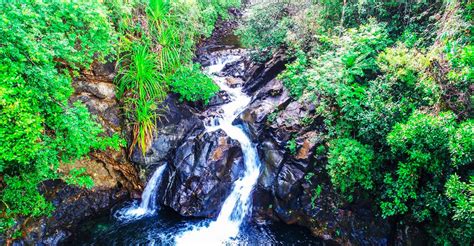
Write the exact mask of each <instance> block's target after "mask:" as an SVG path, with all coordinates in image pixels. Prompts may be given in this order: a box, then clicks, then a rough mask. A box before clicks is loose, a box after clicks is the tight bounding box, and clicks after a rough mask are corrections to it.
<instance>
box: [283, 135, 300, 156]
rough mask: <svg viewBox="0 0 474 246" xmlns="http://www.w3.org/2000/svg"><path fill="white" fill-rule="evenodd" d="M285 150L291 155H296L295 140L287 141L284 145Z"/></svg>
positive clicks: (296, 146) (296, 145)
mask: <svg viewBox="0 0 474 246" xmlns="http://www.w3.org/2000/svg"><path fill="white" fill-rule="evenodd" d="M286 148H287V149H288V150H289V151H290V153H291V154H292V155H296V152H297V150H298V144H297V143H296V138H292V139H290V140H288V142H287V143H286Z"/></svg>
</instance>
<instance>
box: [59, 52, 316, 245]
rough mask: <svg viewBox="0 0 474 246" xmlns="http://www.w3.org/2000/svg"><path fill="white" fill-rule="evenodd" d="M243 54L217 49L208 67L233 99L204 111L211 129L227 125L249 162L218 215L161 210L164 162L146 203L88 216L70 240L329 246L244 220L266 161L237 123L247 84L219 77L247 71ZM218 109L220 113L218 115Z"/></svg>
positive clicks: (300, 233)
mask: <svg viewBox="0 0 474 246" xmlns="http://www.w3.org/2000/svg"><path fill="white" fill-rule="evenodd" d="M242 53H243V52H242V51H240V50H236V51H234V50H225V51H222V52H220V51H217V52H214V53H213V54H211V56H212V57H213V59H212V60H213V65H211V66H208V67H206V68H205V70H206V72H207V73H208V74H209V75H210V76H211V77H213V79H214V80H215V82H216V83H217V84H218V85H219V86H220V88H221V89H222V90H223V91H225V92H226V93H227V95H228V96H229V98H230V99H231V101H230V102H229V103H227V104H224V105H221V106H215V107H210V108H209V109H208V110H209V111H207V112H204V113H202V115H210V116H208V117H207V118H206V119H205V122H206V124H207V126H206V130H207V131H208V132H212V131H216V130H219V129H221V130H223V131H224V132H225V133H226V134H227V135H228V136H229V137H231V138H233V139H235V140H237V141H238V142H239V143H240V146H241V148H242V153H243V161H244V168H243V170H240V178H239V179H237V181H235V182H234V184H233V187H232V190H231V192H230V195H229V196H228V197H227V198H226V199H225V201H224V203H223V205H222V208H221V211H220V213H219V215H218V217H217V219H216V220H209V219H197V218H194V219H193V218H184V217H181V216H178V215H177V214H176V213H175V212H174V211H171V210H170V209H167V208H166V207H163V209H156V207H155V203H154V202H155V200H156V197H155V196H156V195H157V194H156V192H157V190H158V187H159V185H160V182H161V179H162V175H163V173H164V170H165V168H166V166H164V165H163V166H161V167H159V168H158V169H157V170H156V171H155V172H154V174H153V175H152V177H151V178H150V180H149V181H148V184H147V186H146V188H145V190H144V192H143V196H142V197H143V199H142V202H141V204H138V203H135V204H134V205H133V206H128V207H126V208H125V209H121V210H119V211H118V212H116V213H115V216H116V218H118V220H119V221H117V220H116V219H110V217H109V216H106V217H105V218H98V219H96V220H90V221H87V222H86V223H84V224H83V225H82V226H80V227H79V230H80V231H81V232H80V233H77V234H76V235H75V237H74V238H72V239H71V241H70V243H69V244H64V245H176V244H177V245H186V246H187V245H229V244H230V245H262V244H263V245H321V246H322V245H323V244H321V243H320V242H319V241H318V240H317V239H315V238H314V237H312V236H311V234H310V233H309V232H308V231H306V230H301V228H298V227H296V228H295V227H292V226H287V225H284V224H281V223H275V222H274V223H269V224H248V225H246V226H243V225H242V224H243V221H244V220H245V218H246V216H249V214H250V211H251V207H252V206H251V205H252V204H251V202H252V197H251V195H252V190H253V189H254V187H255V185H256V183H257V180H258V177H259V174H260V161H259V158H258V155H257V150H256V148H255V146H254V145H253V144H252V142H251V140H250V139H249V137H248V136H247V134H246V133H245V132H244V131H243V130H242V128H240V127H239V126H234V125H232V122H233V121H234V119H235V118H236V117H237V116H238V115H239V114H240V113H241V112H242V111H243V110H244V109H245V108H246V107H247V106H248V104H249V103H250V101H251V99H250V97H249V96H247V95H246V94H245V93H243V92H242V90H241V89H242V88H238V87H237V88H232V87H231V86H229V85H228V84H227V83H228V82H230V81H232V82H234V83H235V82H236V80H235V78H230V77H224V76H219V73H221V71H223V70H224V68H226V67H227V68H229V69H230V70H234V72H235V71H237V72H240V71H243V69H244V68H243V67H242V66H243V63H241V62H236V61H238V60H240V59H241V56H239V55H233V54H242ZM237 66H240V67H237ZM236 68H237V70H235V69H236ZM221 74H222V73H221ZM216 113H217V114H219V116H217V117H215V115H216ZM169 168H172V166H169ZM171 175H173V172H171ZM168 191H169V189H168Z"/></svg>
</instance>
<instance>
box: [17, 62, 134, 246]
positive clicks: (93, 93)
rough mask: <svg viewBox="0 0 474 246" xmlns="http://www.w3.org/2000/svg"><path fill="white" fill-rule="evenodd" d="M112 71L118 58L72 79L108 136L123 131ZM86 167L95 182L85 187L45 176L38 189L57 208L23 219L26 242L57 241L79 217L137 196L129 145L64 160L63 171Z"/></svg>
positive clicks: (79, 97)
mask: <svg viewBox="0 0 474 246" xmlns="http://www.w3.org/2000/svg"><path fill="white" fill-rule="evenodd" d="M114 76H115V66H114V64H112V63H109V64H99V63H94V64H93V65H92V67H91V69H90V70H89V71H83V72H82V73H81V75H80V76H79V77H78V78H76V79H75V80H74V81H73V86H74V88H75V94H74V95H73V96H72V97H71V99H70V101H71V102H74V101H77V100H79V101H82V102H83V103H84V104H85V105H86V106H87V107H88V109H89V111H90V112H91V114H92V115H93V116H94V117H96V120H97V121H98V122H99V123H100V124H101V125H102V126H103V128H104V130H105V134H107V135H109V136H111V135H112V134H114V133H119V134H120V133H122V131H123V128H122V127H123V121H122V118H121V113H120V108H119V102H118V101H117V99H116V97H115V85H114V84H113V79H114ZM82 167H84V168H86V169H87V174H88V175H90V176H91V177H92V178H93V180H94V187H93V188H92V189H90V190H87V189H81V188H77V187H72V186H68V185H66V184H65V183H64V182H62V181H59V180H55V181H48V182H45V183H44V184H43V185H42V186H41V187H40V189H41V190H42V191H43V192H44V194H46V197H47V198H48V199H49V200H50V201H52V202H53V204H54V206H55V208H56V209H55V210H54V212H53V214H52V215H51V216H50V217H43V218H39V219H26V220H24V221H23V228H25V230H24V231H25V235H24V239H23V241H22V242H23V243H26V244H28V245H30V244H38V243H43V244H46V245H55V244H57V243H58V242H60V241H61V240H62V239H64V238H66V237H67V236H69V235H70V234H71V232H72V231H74V229H75V226H77V224H78V223H79V222H81V221H84V220H86V219H88V218H90V217H92V216H98V215H100V214H103V213H107V212H109V210H110V208H111V207H112V206H114V205H115V204H117V203H119V202H121V201H124V200H128V199H130V198H131V197H135V198H136V197H139V194H140V191H141V190H142V183H141V181H140V179H139V178H138V173H137V170H136V168H135V167H134V166H133V165H132V163H131V162H129V161H128V160H127V156H126V151H125V149H121V150H119V151H116V150H112V149H109V150H107V151H95V152H93V153H91V154H90V156H89V158H86V159H83V160H80V161H76V162H75V163H73V164H69V165H62V166H61V168H60V171H61V172H65V173H66V172H68V171H69V170H70V169H71V168H82Z"/></svg>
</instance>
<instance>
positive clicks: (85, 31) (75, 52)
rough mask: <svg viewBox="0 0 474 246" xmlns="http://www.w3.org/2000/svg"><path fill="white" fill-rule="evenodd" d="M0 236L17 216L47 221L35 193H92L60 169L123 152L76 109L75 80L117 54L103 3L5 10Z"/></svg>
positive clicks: (0, 7)
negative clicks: (53, 184) (108, 151)
mask: <svg viewBox="0 0 474 246" xmlns="http://www.w3.org/2000/svg"><path fill="white" fill-rule="evenodd" d="M0 13H1V18H0V23H1V24H0V68H1V69H0V110H1V114H0V139H2V140H1V143H0V172H1V175H0V176H1V178H0V188H1V192H0V199H1V201H2V204H1V205H0V206H1V208H2V215H1V216H0V233H5V231H6V230H7V229H8V228H9V227H11V226H13V225H14V224H15V220H14V219H15V217H17V216H26V217H29V216H33V217H35V216H40V215H45V214H48V213H49V212H50V211H51V210H52V208H53V206H52V204H51V203H50V202H48V201H46V199H45V198H44V197H43V196H42V194H40V193H39V191H38V185H40V184H41V183H42V182H43V181H45V180H48V179H58V178H63V179H65V180H66V181H67V182H68V183H71V184H78V185H81V186H88V187H90V184H91V179H90V177H86V176H84V175H83V172H81V171H80V170H76V169H73V171H71V173H70V174H69V175H68V174H66V175H62V174H60V173H59V172H58V168H59V166H60V165H62V164H66V163H69V162H72V161H74V160H76V159H79V158H82V157H83V156H85V155H87V154H88V153H89V152H90V151H91V150H93V149H104V148H105V147H107V146H114V147H118V144H119V142H118V138H117V137H114V138H104V137H102V132H103V131H102V129H101V127H100V126H99V124H97V123H96V122H95V121H94V119H93V118H92V117H91V115H90V114H89V112H88V111H87V109H86V107H85V106H84V105H82V104H81V103H79V102H76V103H74V104H71V103H70V102H69V101H68V99H69V97H70V96H71V95H72V93H73V88H72V86H71V79H72V76H74V75H76V74H77V73H78V71H79V69H83V68H85V69H87V68H89V66H90V64H91V63H92V61H93V60H94V59H99V60H103V58H104V57H105V56H106V55H109V54H111V53H113V46H112V45H111V44H114V43H115V42H116V41H115V40H116V39H115V32H114V31H113V29H112V26H111V24H110V23H109V21H108V19H107V16H106V9H105V8H104V7H103V6H102V5H101V4H98V3H92V2H91V3H81V4H76V3H69V2H51V3H42V2H34V3H28V4H20V3H2V4H0Z"/></svg>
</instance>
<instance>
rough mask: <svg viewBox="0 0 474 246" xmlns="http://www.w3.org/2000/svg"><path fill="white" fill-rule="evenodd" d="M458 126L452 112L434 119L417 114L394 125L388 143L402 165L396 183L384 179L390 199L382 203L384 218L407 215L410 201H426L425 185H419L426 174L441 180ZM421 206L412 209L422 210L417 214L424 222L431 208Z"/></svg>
mask: <svg viewBox="0 0 474 246" xmlns="http://www.w3.org/2000/svg"><path fill="white" fill-rule="evenodd" d="M455 127H456V121H455V116H454V114H452V113H442V114H440V115H439V116H436V117H435V116H430V115H425V114H423V113H420V112H415V113H414V114H413V115H412V116H411V117H410V118H409V120H408V121H407V122H406V123H399V124H397V125H395V127H394V128H393V130H392V131H391V132H390V133H389V134H388V136H387V142H388V144H389V145H390V147H391V150H392V153H393V154H394V155H395V156H396V157H397V159H398V160H399V162H398V168H397V171H396V173H397V179H396V180H394V179H393V177H392V176H391V175H386V177H385V183H386V185H387V187H388V189H387V191H386V195H385V196H386V198H387V200H386V201H384V202H382V204H381V208H382V212H383V214H384V215H385V216H390V215H394V214H404V213H406V212H407V211H408V209H409V205H408V202H409V201H410V200H416V199H423V198H424V197H423V196H420V194H422V193H423V192H422V191H421V189H422V187H424V185H426V184H420V179H421V178H422V175H423V173H426V174H432V175H434V176H435V177H438V178H440V175H441V174H442V172H443V170H446V168H447V166H446V165H447V162H446V160H449V151H448V141H447V140H449V139H450V136H451V135H452V134H453V133H454V131H455ZM434 182H437V180H436V179H435V180H434ZM428 183H430V182H428ZM420 186H421V187H420ZM429 186H430V185H428V187H429ZM428 187H427V188H428ZM425 192H426V191H425ZM422 204H424V205H423V207H421V208H415V207H412V209H419V210H423V211H415V212H416V213H417V214H418V215H419V218H418V219H419V220H423V218H424V217H425V216H426V213H427V211H428V210H427V209H428V208H427V207H429V206H430V204H429V203H428V202H425V203H422ZM415 216H417V215H416V214H415Z"/></svg>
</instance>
